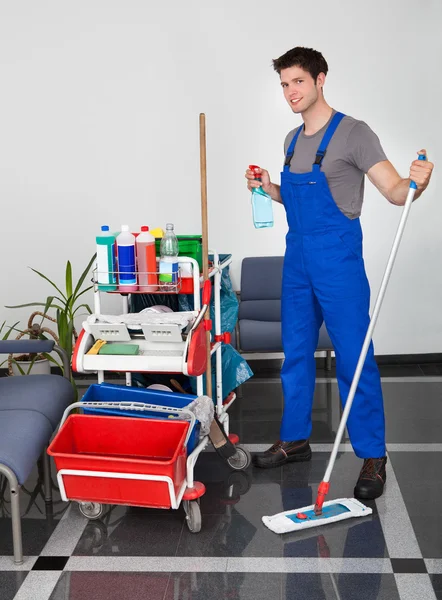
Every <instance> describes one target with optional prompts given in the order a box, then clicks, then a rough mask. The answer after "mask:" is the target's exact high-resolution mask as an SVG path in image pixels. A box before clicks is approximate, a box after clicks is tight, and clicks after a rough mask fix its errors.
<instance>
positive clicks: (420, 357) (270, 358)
mask: <svg viewBox="0 0 442 600" xmlns="http://www.w3.org/2000/svg"><path fill="white" fill-rule="evenodd" d="M242 356H243V357H244V359H245V360H247V362H249V363H253V362H257V363H259V364H260V365H262V366H263V367H264V366H265V367H266V368H269V367H270V368H271V367H272V366H274V367H275V368H278V365H280V364H281V360H283V358H284V355H283V354H282V353H280V352H272V353H265V352H259V353H258V352H256V353H255V352H244V353H243V354H242ZM375 359H376V362H377V364H378V365H425V364H431V363H442V353H441V352H432V353H428V354H380V355H377V356H375ZM316 364H317V366H318V367H319V368H323V367H324V365H325V358H324V357H322V356H321V357H317V358H316ZM334 364H335V358H334V357H333V358H332V366H333V365H334ZM51 371H52V373H53V374H54V375H61V370H60V369H59V368H58V367H52V369H51ZM7 374H8V369H6V368H1V369H0V377H5V376H6V375H7ZM94 377H96V376H95V375H94V374H93V373H91V374H88V375H79V374H77V373H75V374H74V379H75V380H78V381H81V380H82V379H94ZM112 378H113V379H122V380H125V375H124V374H119V373H114V374H113V375H112Z"/></svg>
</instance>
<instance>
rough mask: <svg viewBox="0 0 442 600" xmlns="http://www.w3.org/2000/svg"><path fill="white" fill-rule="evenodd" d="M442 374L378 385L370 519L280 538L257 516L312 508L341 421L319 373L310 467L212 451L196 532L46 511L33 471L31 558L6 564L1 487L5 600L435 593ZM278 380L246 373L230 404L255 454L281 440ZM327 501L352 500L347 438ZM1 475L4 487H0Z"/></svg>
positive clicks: (398, 377) (28, 512)
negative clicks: (376, 468) (379, 440)
mask: <svg viewBox="0 0 442 600" xmlns="http://www.w3.org/2000/svg"><path fill="white" fill-rule="evenodd" d="M441 375H442V372H441V373H438V372H434V368H433V371H432V372H430V373H428V374H427V375H424V374H423V373H422V371H420V372H418V373H417V374H416V372H415V371H413V370H412V369H410V370H409V371H408V372H398V371H396V372H395V373H390V376H387V377H383V382H382V384H383V390H384V396H385V408H386V418H387V442H388V458H389V461H388V472H387V486H386V491H385V494H384V496H382V498H380V499H378V500H377V501H376V502H371V503H369V504H370V506H371V507H372V508H373V514H372V515H371V516H369V517H366V518H365V519H351V520H348V521H343V522H341V523H335V524H331V525H328V526H323V527H320V528H315V529H310V530H306V531H304V532H299V533H297V534H296V533H293V534H288V535H285V536H278V535H276V534H273V533H272V532H270V531H269V530H267V529H266V528H265V527H264V526H263V525H262V523H261V516H262V515H264V514H274V513H276V512H280V511H282V510H287V509H289V508H294V507H296V506H305V505H308V504H311V503H312V502H314V499H315V496H316V491H317V486H318V484H319V482H320V481H321V479H322V476H323V474H324V470H325V466H326V462H327V459H328V453H329V452H330V450H331V445H332V442H333V439H334V436H335V432H336V428H337V424H338V422H339V417H340V414H339V408H338V403H337V399H338V395H337V394H338V392H337V385H336V382H335V380H334V379H327V378H325V377H319V378H318V383H317V390H316V398H315V407H314V428H313V438H312V448H313V451H314V454H313V459H312V461H311V462H309V463H303V464H298V465H296V464H291V465H288V466H285V467H282V468H278V469H272V470H268V471H261V470H258V469H255V468H250V469H249V470H248V471H247V472H241V473H239V472H231V471H230V470H229V469H228V468H227V467H226V466H225V465H224V464H223V463H222V462H221V460H220V459H219V458H218V456H217V455H216V454H215V453H214V452H206V453H204V454H203V455H201V457H200V460H199V462H198V464H197V469H196V479H199V480H201V481H203V482H204V483H205V484H206V486H207V493H206V495H205V496H204V497H203V498H202V500H201V511H202V515H203V526H202V530H201V532H200V533H199V534H192V533H190V532H189V531H188V529H187V527H186V525H185V520H184V513H183V510H182V508H180V509H179V510H177V511H160V510H149V509H136V508H125V507H113V508H111V509H110V510H109V511H108V512H107V513H106V514H105V515H104V517H103V518H102V519H101V520H99V521H89V522H88V521H87V520H86V519H85V518H84V517H82V516H81V515H80V513H79V511H78V508H77V506H76V505H75V504H72V505H68V504H66V503H64V502H62V501H61V500H60V496H59V494H58V491H57V489H56V484H55V482H56V479H55V474H54V476H53V482H54V502H53V504H52V506H50V507H47V506H45V503H44V498H43V496H42V485H41V482H40V481H39V480H38V475H37V470H35V472H34V473H33V474H32V476H31V478H30V479H29V481H28V482H27V484H26V485H25V486H24V489H23V491H22V497H21V506H22V514H23V520H22V525H23V542H24V551H25V554H26V560H25V563H24V565H22V566H21V567H14V564H13V561H12V556H11V554H12V539H11V531H10V519H9V498H8V494H7V492H6V491H5V490H6V486H5V484H4V482H1V485H0V598H1V600H13V599H16V600H28V599H29V600H31V599H32V600H48V599H51V600H62V599H63V600H80V599H81V600H83V599H87V600H114V599H115V600H116V599H118V600H138V599H143V600H166V599H167V600H190V599H192V600H195V599H198V600H199V599H201V600H203V599H204V600H207V599H208V598H216V599H217V600H218V599H219V600H222V599H227V598H228V599H230V600H232V599H238V600H252V599H253V600H270V599H271V600H280V599H281V600H282V599H286V600H289V599H290V600H297V599H302V600H305V599H308V600H317V599H318V600H329V599H340V600H344V599H346V600H355V599H358V600H365V599H366V600H395V599H401V600H426V599H435V598H438V599H442V533H441V532H442V511H441V510H440V496H441V492H442V469H441V462H442V437H441V433H440V432H441V431H442V376H441ZM281 410H282V394H281V388H280V383H279V381H278V379H277V377H276V376H275V377H273V378H272V377H271V376H266V377H262V378H261V379H260V378H259V377H258V378H254V379H252V380H251V381H250V382H248V383H247V384H245V385H244V386H243V397H242V398H241V399H239V400H238V401H237V403H236V405H234V406H233V407H232V410H231V412H230V414H231V430H232V431H234V432H236V433H238V434H239V435H240V436H241V438H242V442H243V443H245V444H246V445H247V446H248V447H249V448H250V449H251V450H252V451H253V450H260V449H261V448H265V447H267V446H268V445H269V444H270V443H273V442H274V441H275V440H276V439H277V438H278V428H279V420H280V417H281ZM341 450H342V451H341V452H340V454H339V456H338V460H337V463H336V468H335V472H334V474H333V479H332V485H331V489H330V494H329V497H330V498H333V497H349V496H352V495H353V487H354V484H355V481H356V479H357V476H358V473H359V469H360V465H361V462H360V461H359V460H358V459H357V458H356V457H355V456H354V454H353V452H352V450H351V447H350V445H349V444H348V443H347V441H346V443H344V444H343V446H342V448H341ZM0 481H1V480H0Z"/></svg>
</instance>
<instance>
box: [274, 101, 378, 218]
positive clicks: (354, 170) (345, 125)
mask: <svg viewBox="0 0 442 600" xmlns="http://www.w3.org/2000/svg"><path fill="white" fill-rule="evenodd" d="M335 113H336V111H335V110H334V111H333V114H332V116H331V117H330V121H331V119H332V117H333V115H334V114H335ZM330 121H329V122H328V123H326V125H324V127H323V128H322V129H320V130H319V131H318V132H316V133H315V134H314V135H305V134H304V131H301V133H300V135H299V137H298V141H297V142H296V146H295V153H294V155H293V158H292V160H291V163H290V171H291V172H292V173H308V172H309V171H311V170H312V165H313V163H314V162H315V156H316V151H317V150H318V148H319V144H320V142H321V140H322V138H323V136H324V133H325V131H326V129H327V127H328V125H329V123H330ZM301 127H303V126H302V125H301ZM298 129H299V127H297V128H296V129H294V130H293V131H291V132H290V133H289V134H288V136H287V137H286V139H285V144H284V154H287V150H288V147H289V145H290V142H291V141H292V139H293V136H294V135H295V133H296V132H297V131H298ZM383 160H388V159H387V157H386V155H385V152H384V151H383V149H382V146H381V143H380V141H379V138H378V136H377V135H376V134H375V133H374V132H373V131H372V130H371V129H370V127H369V126H368V125H367V124H366V123H364V121H358V120H357V119H353V117H347V116H345V117H344V118H343V119H342V121H341V122H340V124H339V126H338V128H337V130H336V131H335V133H334V135H333V137H332V139H331V141H330V143H329V145H328V148H327V152H326V154H325V157H324V159H323V161H322V166H321V170H322V171H323V172H324V173H325V176H326V178H327V181H328V185H329V187H330V191H331V194H332V196H333V199H334V201H335V202H336V204H337V205H338V207H339V209H340V210H341V211H342V212H343V213H344V215H346V216H347V217H349V218H350V219H356V218H357V217H359V215H360V214H361V209H362V202H363V199H364V174H365V173H367V171H368V170H369V169H371V167H372V166H373V165H375V164H377V163H378V162H381V161H383Z"/></svg>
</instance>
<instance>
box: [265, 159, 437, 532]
mask: <svg viewBox="0 0 442 600" xmlns="http://www.w3.org/2000/svg"><path fill="white" fill-rule="evenodd" d="M419 160H426V157H425V155H424V154H420V155H419ZM416 189H417V186H416V184H415V183H414V181H412V182H411V183H410V188H409V190H408V195H407V199H406V201H405V205H404V209H403V211H402V215H401V219H400V222H399V226H398V229H397V232H396V237H395V239H394V242H393V247H392V249H391V252H390V256H389V259H388V263H387V267H386V269H385V273H384V277H383V279H382V283H381V287H380V290H379V293H378V297H377V298H376V304H375V307H374V309H373V316H372V318H371V320H370V325H369V327H368V330H367V334H366V336H365V340H364V344H363V346H362V350H361V354H360V355H359V360H358V364H357V366H356V371H355V374H354V376H353V381H352V384H351V387H350V391H349V394H348V398H347V402H346V403H345V409H344V412H343V414H342V418H341V422H340V424H339V428H338V432H337V434H336V439H335V442H334V444H333V449H332V453H331V455H330V460H329V463H328V466H327V469H326V471H325V475H324V479H323V480H322V482H321V483H320V484H319V488H318V494H317V496H316V502H315V504H313V505H311V506H305V507H303V508H298V509H296V510H289V511H286V512H282V513H278V514H276V515H273V516H272V517H262V521H263V523H264V525H266V526H267V527H268V528H269V529H271V530H272V531H274V532H275V533H289V532H291V531H299V530H300V529H308V528H310V527H319V526H320V525H326V524H328V523H336V522H337V521H342V520H344V519H350V518H352V517H364V516H368V515H370V514H371V513H372V512H373V511H372V509H371V508H369V507H368V506H365V505H364V504H362V503H361V502H359V501H358V500H356V499H355V498H339V499H337V500H329V501H328V502H324V500H325V497H326V496H327V494H328V491H329V488H330V477H331V474H332V471H333V467H334V465H335V461H336V456H337V454H338V450H339V444H340V443H341V440H342V436H343V434H344V429H345V427H346V425H347V419H348V415H349V414H350V410H351V405H352V404H353V399H354V397H355V393H356V389H357V387H358V384H359V378H360V376H361V372H362V368H363V366H364V362H365V358H366V356H367V352H368V348H369V346H370V342H371V339H372V336H373V331H374V328H375V325H376V321H377V318H378V315H379V311H380V309H381V305H382V301H383V299H384V296H385V291H386V288H387V284H388V280H389V279H390V275H391V271H392V269H393V264H394V261H395V258H396V254H397V251H398V248H399V244H400V241H401V238H402V234H403V232H404V228H405V224H406V222H407V218H408V213H409V212H410V208H411V204H412V202H413V199H414V194H415V192H416Z"/></svg>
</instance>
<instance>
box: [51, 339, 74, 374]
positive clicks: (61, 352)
mask: <svg viewBox="0 0 442 600" xmlns="http://www.w3.org/2000/svg"><path fill="white" fill-rule="evenodd" d="M54 352H56V353H57V354H58V356H59V357H60V358H61V362H62V363H63V377H66V379H69V381H70V380H71V363H70V360H69V356H68V353H67V352H66V350H65V349H64V348H61V346H54Z"/></svg>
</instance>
